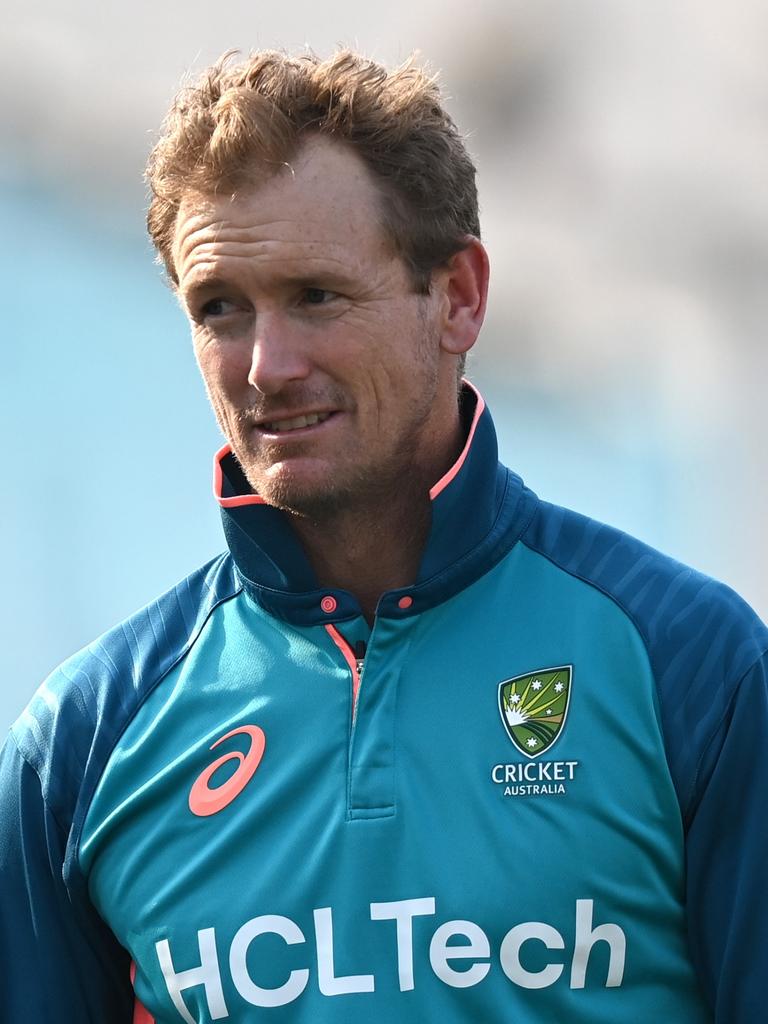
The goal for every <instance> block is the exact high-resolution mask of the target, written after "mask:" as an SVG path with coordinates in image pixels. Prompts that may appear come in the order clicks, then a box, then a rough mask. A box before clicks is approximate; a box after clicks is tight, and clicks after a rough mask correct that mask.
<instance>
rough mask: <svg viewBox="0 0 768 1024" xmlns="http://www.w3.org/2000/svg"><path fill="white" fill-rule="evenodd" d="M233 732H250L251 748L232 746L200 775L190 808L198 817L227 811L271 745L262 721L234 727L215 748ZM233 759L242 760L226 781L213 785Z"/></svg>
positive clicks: (193, 790)
mask: <svg viewBox="0 0 768 1024" xmlns="http://www.w3.org/2000/svg"><path fill="white" fill-rule="evenodd" d="M233 736H248V737H249V738H250V741H251V745H250V748H249V749H248V752H247V753H245V754H244V753H243V752H242V751H241V750H230V752H229V753H228V754H222V756H221V757H219V758H217V759H216V760H215V761H214V762H213V763H212V764H209V765H208V767H207V768H206V769H205V771H203V772H201V773H200V775H199V776H198V777H197V779H196V780H195V784H194V785H193V786H192V789H191V790H190V792H189V809H190V811H192V813H193V814H196V815H197V816H198V818H208V817H210V815H212V814H218V813H219V811H223V810H224V808H225V807H227V806H228V805H229V804H231V803H232V801H233V800H234V799H235V798H236V797H238V796H239V795H240V794H241V793H242V791H243V790H244V789H245V787H246V786H247V785H248V783H249V782H250V781H251V779H252V778H253V774H254V772H255V771H256V769H257V768H258V767H259V765H260V764H261V759H262V757H263V756H264V748H265V747H266V745H267V739H266V736H265V735H264V730H263V729H260V728H259V726H258V725H241V726H238V728H237V729H232V730H231V731H230V732H228V733H227V734H226V735H224V736H222V737H220V738H219V739H218V740H216V742H215V743H213V744H211V750H215V749H216V747H218V745H219V744H220V743H224V741H225V740H228V739H231V738H232V737H233ZM229 761H239V762H240V764H239V765H238V767H237V769H236V770H235V772H234V774H233V775H230V777H229V778H228V779H227V781H226V782H224V783H222V784H221V785H220V786H215V787H214V788H211V786H210V785H209V783H210V781H211V779H212V778H213V776H214V775H215V774H216V772H217V771H218V770H219V768H221V767H222V765H225V764H227V762H229Z"/></svg>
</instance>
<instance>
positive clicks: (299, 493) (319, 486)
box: [247, 472, 344, 518]
mask: <svg viewBox="0 0 768 1024" xmlns="http://www.w3.org/2000/svg"><path fill="white" fill-rule="evenodd" d="M247 475H248V479H249V482H250V483H251V486H252V487H253V489H254V490H255V491H256V493H257V494H259V495H260V496H261V497H262V498H263V499H264V501H266V503H267V504H268V505H273V506H274V507H275V508H279V509H282V510H283V511H284V512H291V513H293V514H294V515H299V516H307V517H310V518H312V517H315V516H318V515H322V514H324V513H326V514H327V513H328V512H330V511H333V510H335V509H337V508H338V507H339V504H340V503H341V504H344V499H343V496H342V495H341V494H340V492H339V489H338V487H336V486H334V485H333V484H334V481H333V476H332V474H331V473H330V472H326V473H323V474H322V476H319V477H318V476H317V475H315V474H312V475H311V476H310V475H309V474H307V475H306V477H304V475H303V474H295V473H291V472H279V473H275V474H272V475H269V476H265V475H264V474H263V473H262V474H258V475H254V476H253V477H252V476H251V475H250V474H247Z"/></svg>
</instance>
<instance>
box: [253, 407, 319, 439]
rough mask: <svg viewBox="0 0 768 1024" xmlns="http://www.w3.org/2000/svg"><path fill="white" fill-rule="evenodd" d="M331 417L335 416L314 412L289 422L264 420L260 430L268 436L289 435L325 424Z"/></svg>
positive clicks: (296, 417) (288, 420) (295, 417)
mask: <svg viewBox="0 0 768 1024" xmlns="http://www.w3.org/2000/svg"><path fill="white" fill-rule="evenodd" d="M331 416H333V413H332V412H317V413H315V412H313V413H310V414H309V415H308V416H294V417H293V418H292V419H287V420H264V421H263V422H262V423H260V424H259V430H263V431H264V433H266V434H288V433H290V432H291V431H292V430H304V429H305V428H306V427H314V426H315V425H316V424H318V423H325V421H326V420H327V419H329V418H330V417H331Z"/></svg>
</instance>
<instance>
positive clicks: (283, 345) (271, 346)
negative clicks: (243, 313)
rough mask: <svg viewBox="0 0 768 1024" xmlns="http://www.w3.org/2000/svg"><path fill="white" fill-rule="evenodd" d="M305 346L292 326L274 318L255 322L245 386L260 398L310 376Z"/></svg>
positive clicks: (263, 315)
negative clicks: (253, 390) (248, 386)
mask: <svg viewBox="0 0 768 1024" xmlns="http://www.w3.org/2000/svg"><path fill="white" fill-rule="evenodd" d="M310 369H311V367H310V361H309V357H308V352H307V348H306V345H305V344H304V342H303V340H302V338H301V337H300V335H299V332H298V331H297V329H296V327H295V325H292V324H291V323H289V322H287V321H286V319H285V318H284V317H281V316H280V315H278V314H261V315H260V316H259V317H258V318H257V320H256V327H255V335H254V339H253V349H252V352H251V367H250V370H249V372H248V383H249V384H250V385H251V387H253V388H255V389H256V390H257V391H258V392H260V393H261V394H262V395H275V394H277V393H278V392H279V391H281V390H282V389H283V388H284V387H285V385H286V384H289V383H290V382H291V381H296V380H305V379H306V378H307V377H308V376H309V373H310Z"/></svg>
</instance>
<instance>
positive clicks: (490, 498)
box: [214, 381, 536, 625]
mask: <svg viewBox="0 0 768 1024" xmlns="http://www.w3.org/2000/svg"><path fill="white" fill-rule="evenodd" d="M461 401H462V414H463V418H464V422H465V425H466V431H467V434H466V441H465V444H464V448H463V449H462V452H461V454H460V455H459V457H458V459H457V460H456V462H455V463H454V464H453V466H452V467H451V468H450V469H449V470H448V472H447V473H446V474H445V475H444V476H443V477H442V478H441V479H440V480H438V481H437V483H436V484H435V485H434V486H433V487H432V488H431V489H430V492H429V494H430V499H431V501H432V525H431V527H430V532H429V535H428V538H427V543H426V545H425V549H424V553H423V556H422V560H421V565H420V568H419V573H418V576H417V578H416V581H415V582H414V584H413V585H412V586H410V587H405V588H403V589H401V590H391V591H387V592H386V593H385V594H383V595H382V596H381V599H380V600H379V604H378V607H377V610H376V614H377V616H383V617H386V618H406V617H408V616H410V615H415V614H419V613H420V612H422V611H425V610H426V609H427V608H431V607H433V606H434V605H437V604H440V603H441V602H443V601H446V600H447V599H448V598H449V597H452V596H453V595H454V594H456V593H458V592H459V591H460V590H463V589H464V588H465V587H467V586H469V584H470V583H473V582H474V581H475V580H476V579H479V578H480V576H482V575H483V574H484V573H486V572H487V571H488V570H489V569H490V568H491V567H492V566H493V565H495V564H496V563H497V562H498V561H499V560H500V559H501V558H502V557H503V556H504V555H505V554H506V553H507V551H509V549H510V548H511V547H512V545H513V544H514V543H515V541H516V540H517V538H518V537H519V536H520V534H521V533H522V532H523V530H524V528H525V526H526V525H527V523H528V522H529V520H530V517H531V515H532V514H533V510H534V507H535V503H536V498H535V495H533V494H532V492H530V491H528V490H527V488H525V487H524V486H523V483H522V481H521V480H520V478H519V477H518V476H516V475H515V474H514V473H511V472H510V471H509V470H507V469H506V468H505V467H504V466H502V465H501V464H500V463H499V462H498V448H497V443H496V432H495V430H494V427H493V422H492V420H491V416H490V413H489V412H488V409H487V408H486V405H485V402H484V401H483V399H482V397H481V395H480V394H479V392H478V391H476V390H475V388H474V387H473V386H472V385H471V384H469V383H468V382H466V381H465V383H464V388H463V391H462V398H461ZM214 493H215V496H216V500H217V501H218V503H219V505H220V506H221V515H222V520H223V524H224V533H225V536H226V539H227V544H228V545H229V549H230V551H231V553H232V557H233V558H234V561H235V565H236V567H237V570H238V573H239V574H240V576H241V577H242V579H243V583H244V586H245V588H246V590H247V591H248V592H249V593H250V595H251V596H252V597H253V598H254V599H255V600H256V601H257V602H258V603H259V604H260V605H262V607H264V608H265V609H266V610H267V611H268V612H270V613H271V614H272V615H275V616H277V617H278V618H281V619H285V620H287V621H289V622H292V623H294V624H296V625H313V624H323V625H326V624H328V623H332V622H341V621H344V620H349V619H352V618H356V617H357V616H359V615H361V614H362V613H361V609H360V606H359V604H358V603H357V600H356V599H355V597H354V596H353V595H352V594H350V593H349V592H348V591H345V590H332V589H321V588H320V587H319V586H318V582H317V579H316V578H315V575H314V572H313V570H312V568H311V566H310V564H309V560H308V559H307V557H306V555H305V553H304V550H303V548H302V547H301V545H300V543H299V541H298V540H297V538H296V535H295V534H294V532H293V530H292V529H291V526H290V521H289V518H288V516H286V515H285V513H283V512H281V511H279V510H278V509H276V508H273V507H272V506H271V505H267V504H266V502H265V501H264V500H263V499H262V498H260V497H259V496H258V495H257V494H255V493H254V492H253V490H252V489H251V487H250V485H249V484H248V482H247V480H246V479H245V475H244V474H243V471H242V469H241V468H240V465H239V463H238V462H237V459H236V458H235V456H234V454H233V453H232V450H231V448H230V447H229V445H227V446H225V447H224V448H222V449H221V451H219V452H218V453H217V455H216V458H215V462H214Z"/></svg>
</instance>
